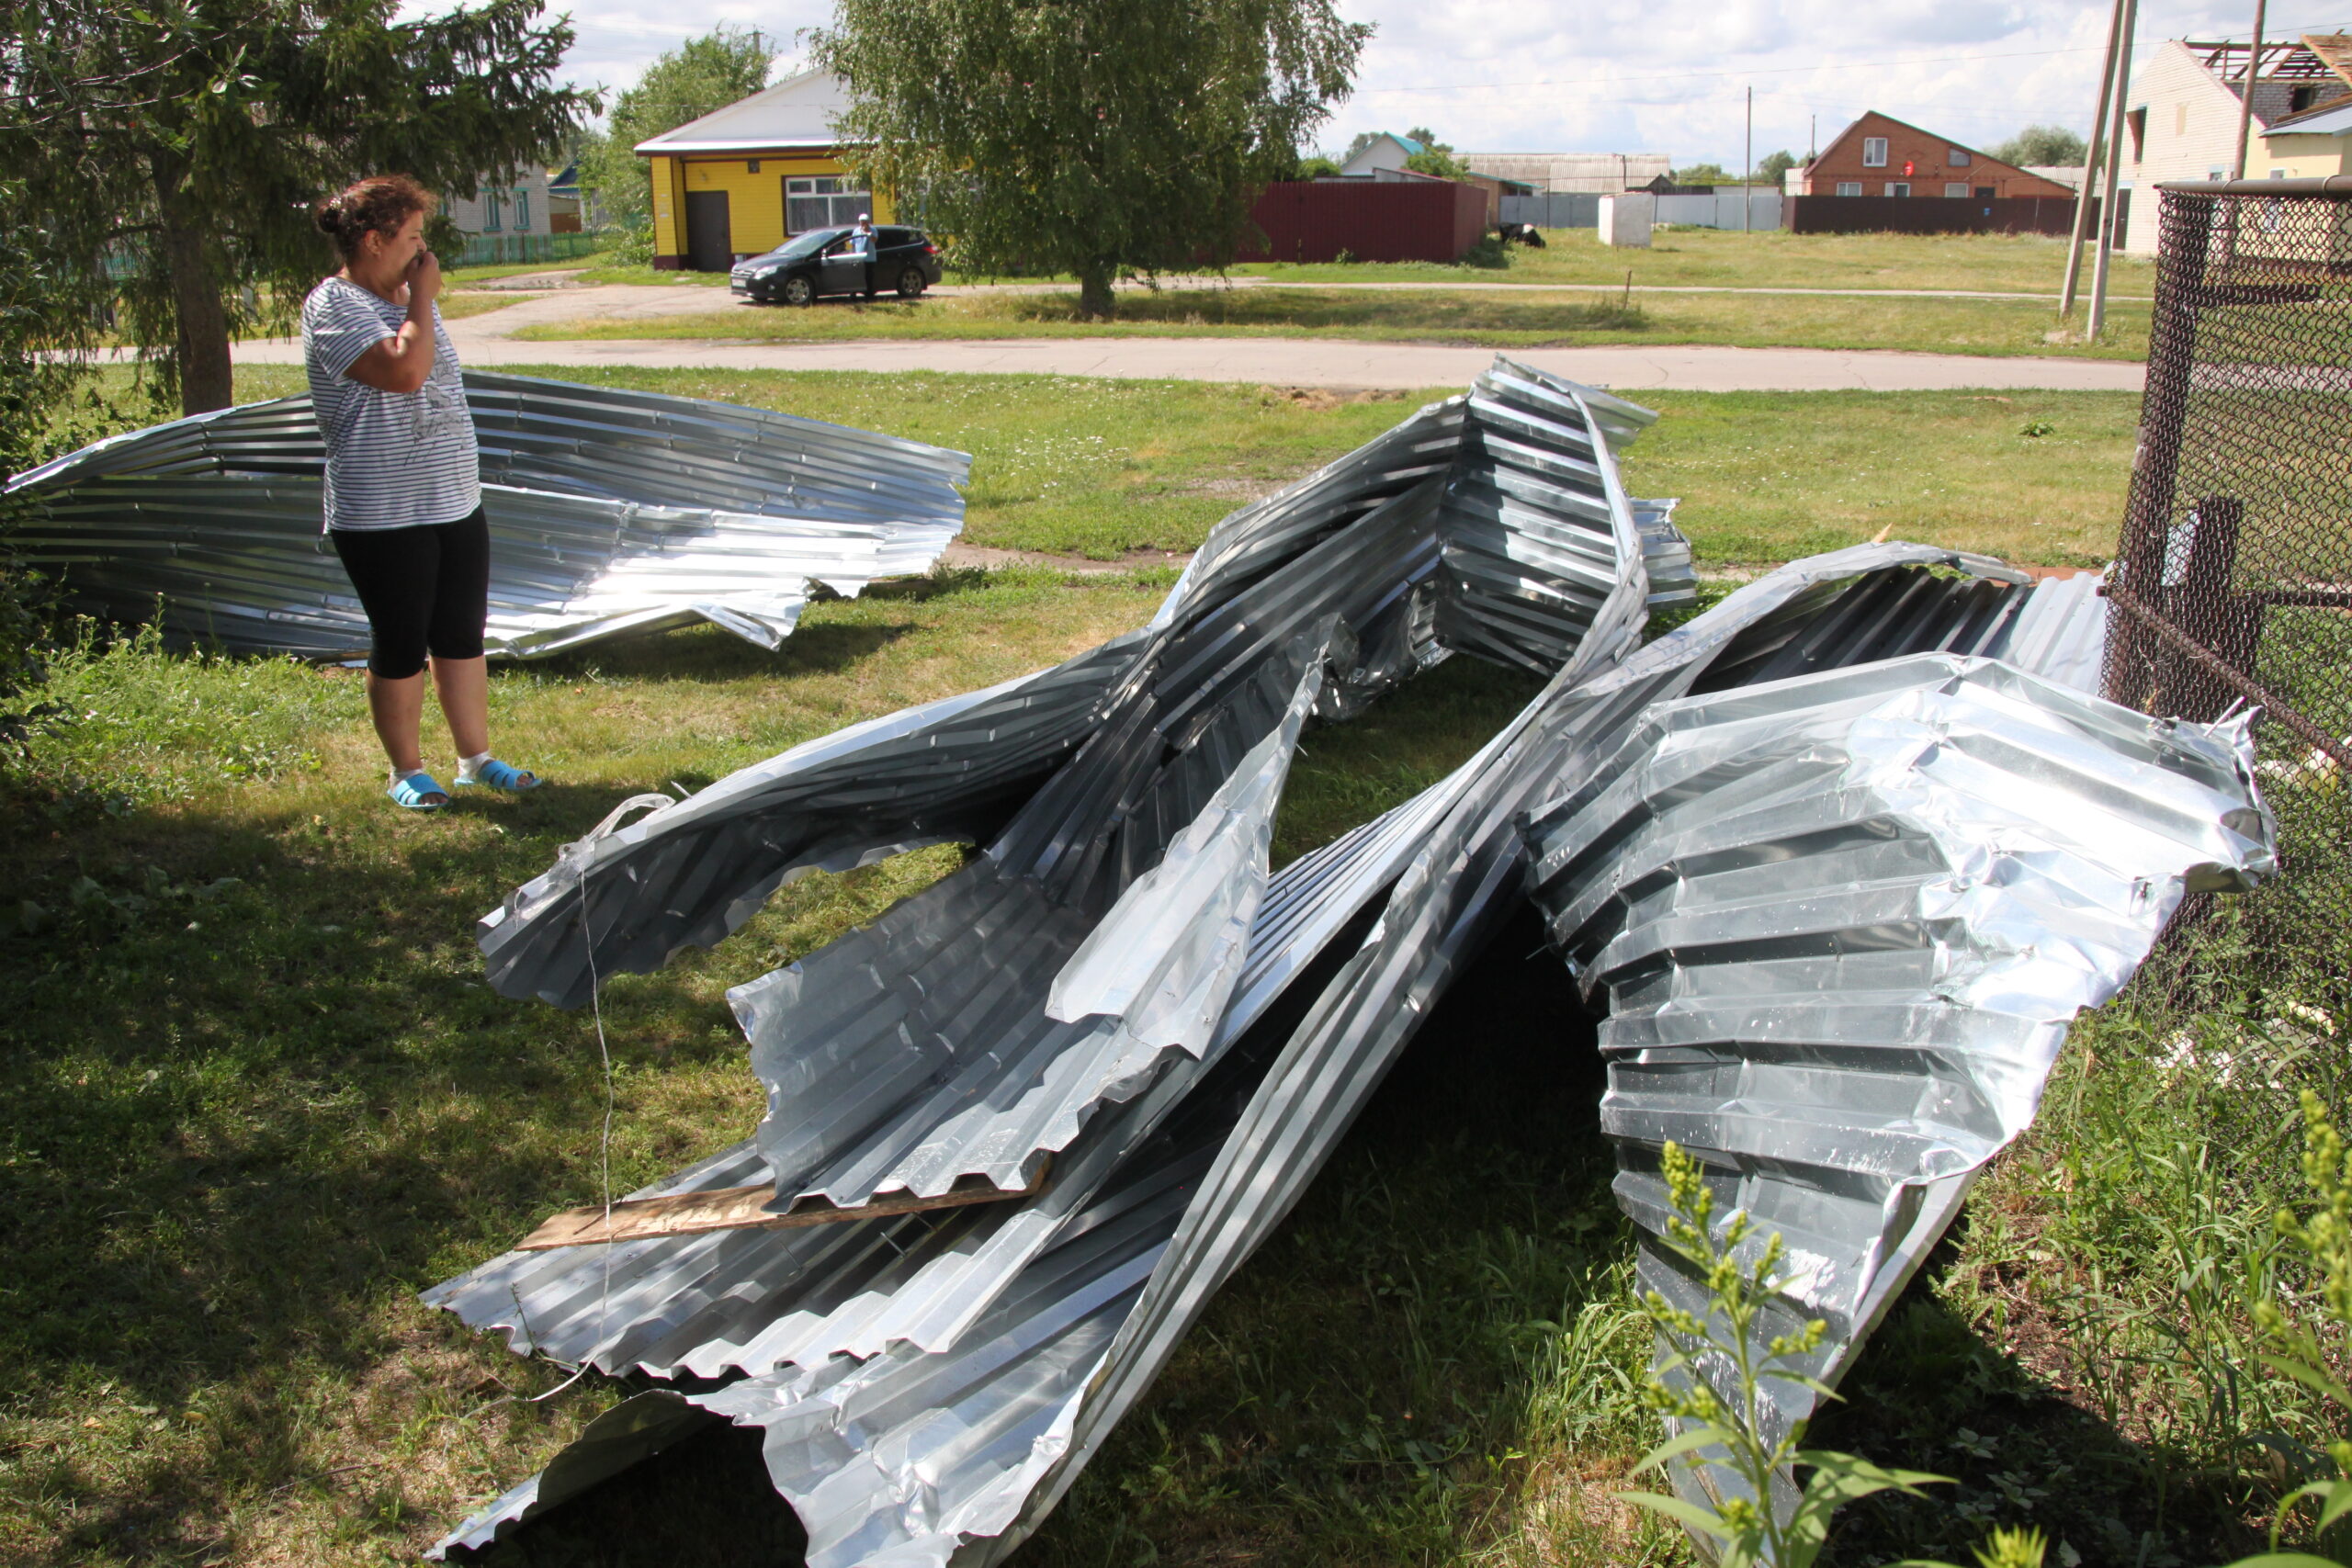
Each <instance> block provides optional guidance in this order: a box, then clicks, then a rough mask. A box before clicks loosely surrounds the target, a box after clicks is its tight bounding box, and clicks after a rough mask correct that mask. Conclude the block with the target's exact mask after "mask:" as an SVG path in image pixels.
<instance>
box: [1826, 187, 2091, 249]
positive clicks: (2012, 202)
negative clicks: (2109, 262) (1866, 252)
mask: <svg viewBox="0 0 2352 1568" xmlns="http://www.w3.org/2000/svg"><path fill="white" fill-rule="evenodd" d="M2091 221H2092V222H2094V223H2096V222H2098V197H2092V198H2091ZM2074 222H2075V198H2074V197H2071V196H2064V197H2059V196H2002V197H1957V196H1792V197H1789V199H1788V201H1787V203H1786V205H1785V206H1784V207H1783V209H1782V217H1781V223H1782V224H1783V225H1784V226H1785V227H1786V228H1787V229H1788V230H1789V231H1790V232H1792V233H1796V234H2064V233H2069V232H2071V231H2073V228H2074ZM2115 243H2117V244H2119V245H2120V244H2121V243H2123V236H2122V235H2120V234H2118V235H2117V236H2116V237H2115Z"/></svg>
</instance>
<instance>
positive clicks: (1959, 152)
mask: <svg viewBox="0 0 2352 1568" xmlns="http://www.w3.org/2000/svg"><path fill="white" fill-rule="evenodd" d="M1944 162H1945V163H1947V164H1951V166H1952V167H1953V168H1955V169H1964V168H1966V167H1968V149H1967V148H1965V147H1947V148H1945V149H1944Z"/></svg>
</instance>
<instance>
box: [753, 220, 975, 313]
mask: <svg viewBox="0 0 2352 1568" xmlns="http://www.w3.org/2000/svg"><path fill="white" fill-rule="evenodd" d="M855 232H856V231H855V230H854V229H811V230H809V231H808V232H807V233H805V234H795V235H794V236H793V237H792V238H791V239H789V240H787V241H786V242H785V243H784V244H783V245H782V246H780V247H779V248H777V249H775V250H773V251H770V252H769V253H768V254H765V255H763V256H753V257H752V258H751V259H750V260H748V261H740V262H737V263H736V264H735V265H734V268H733V270H732V271H730V272H729V274H728V279H727V282H728V288H729V290H730V291H732V292H734V293H737V294H741V295H742V296H743V297H744V298H746V299H753V300H756V301H758V302H759V303H761V304H763V305H768V304H774V303H775V301H776V300H779V299H781V300H783V301H784V302H785V303H786V304H787V305H808V304H813V303H815V301H816V299H817V297H818V296H819V295H820V294H863V293H865V291H866V288H867V286H868V283H869V279H868V278H867V276H866V270H865V258H864V257H863V256H859V255H854V254H851V251H850V237H851V235H853V234H854V233H855ZM874 235H875V240H876V246H875V255H874V274H873V276H872V278H871V280H870V282H871V285H872V287H873V288H875V289H876V290H877V291H879V290H886V289H887V290H888V291H889V292H892V293H895V294H896V295H898V296H899V299H913V298H914V297H915V296H917V295H918V294H921V293H922V291H923V290H924V289H926V288H930V287H931V286H932V285H933V284H934V283H936V282H938V281H939V276H940V274H939V247H938V246H937V245H934V244H933V243H931V242H930V241H929V240H928V239H926V238H924V237H923V232H922V230H920V229H902V228H898V227H896V226H893V225H888V224H879V223H877V224H876V225H875V228H874Z"/></svg>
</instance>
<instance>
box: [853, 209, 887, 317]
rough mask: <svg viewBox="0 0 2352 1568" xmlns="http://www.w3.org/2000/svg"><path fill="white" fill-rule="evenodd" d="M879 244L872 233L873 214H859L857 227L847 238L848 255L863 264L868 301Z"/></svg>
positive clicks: (872, 293)
mask: <svg viewBox="0 0 2352 1568" xmlns="http://www.w3.org/2000/svg"><path fill="white" fill-rule="evenodd" d="M880 244H881V241H880V240H879V238H878V237H876V234H875V232H874V214H872V213H871V212H861V213H859V214H858V215H857V227H856V229H855V230H854V231H852V232H851V234H850V237H849V254H852V255H854V256H855V257H857V258H858V259H859V260H861V261H863V262H865V297H866V298H867V299H873V298H874V261H875V251H876V248H877V247H878V246H879V245H880Z"/></svg>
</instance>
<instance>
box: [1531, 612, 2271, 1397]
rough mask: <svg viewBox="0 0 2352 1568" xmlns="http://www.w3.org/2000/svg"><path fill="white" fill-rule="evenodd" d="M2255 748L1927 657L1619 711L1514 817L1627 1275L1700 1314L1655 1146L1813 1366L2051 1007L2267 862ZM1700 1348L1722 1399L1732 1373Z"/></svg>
mask: <svg viewBox="0 0 2352 1568" xmlns="http://www.w3.org/2000/svg"><path fill="white" fill-rule="evenodd" d="M2049 598H2050V599H2051V600H2052V602H2053V603H2057V604H2064V603H2067V602H2069V598H2068V596H2065V595H2064V592H2063V590H2062V591H2057V592H2050V593H2049ZM2071 602H2073V603H2077V604H2079V603H2081V602H2082V601H2081V598H2080V597H2079V596H2073V598H2072V600H2071ZM2053 662H2054V664H2055V666H2056V668H2058V669H2061V670H2064V671H2068V672H2069V673H2072V674H2075V675H2079V676H2088V675H2092V674H2095V672H2096V670H2097V663H2096V661H2095V660H2094V661H2092V662H2091V663H2090V664H2089V666H2088V669H2087V670H2085V669H2084V668H2083V666H2082V665H2081V663H2080V662H2079V661H2078V660H2074V659H2069V658H2064V657H2061V658H2058V659H2056V660H2054V661H2053ZM2252 770H2253V755H2252V750H2251V746H2250V743H2249V741H2248V739H2247V737H2246V731H2245V724H2244V723H2243V722H2241V723H2238V724H2234V725H2227V726H2211V727H2209V726H2202V725H2192V724H2185V723H2184V724H2174V723H2167V722H2163V721H2156V720H2151V719H2148V718H2145V717H2143V716H2141V715H2139V714H2136V713H2133V712H2131V710H2129V709H2126V708H2121V707H2118V706H2115V705H2111V704H2109V703H2106V702H2104V701H2101V700H2100V699H2098V698H2097V697H2095V696H2091V695H2089V694H2086V693H2084V692H2082V691H2080V690H2078V689H2075V688H2073V687H2070V686H2068V685H2065V684H2063V683H2060V682H2054V681H2046V680H2042V679H2040V678H2037V677H2034V676H2030V675H2026V674H2023V673H2020V672H2019V671H2017V670H2015V669H2013V668H2011V667H2009V666H2007V665H2002V664H1997V663H1993V662H1990V661H1988V660H1981V659H1973V658H1963V657H1957V656H1954V655H1952V654H1949V653H1938V654H1922V655H1918V656H1915V657H1912V658H1906V659H1899V660H1886V661H1879V662H1873V663H1870V664H1865V665H1861V666H1860V667H1857V668H1850V669H1845V670H1838V671H1830V672H1826V673H1822V674H1815V675H1806V676H1800V677H1796V678H1794V679H1791V680H1784V681H1777V682H1768V683H1765V684H1760V685H1753V686H1746V687H1741V688H1738V689H1735V690H1731V691H1726V692H1722V693H1719V694H1713V695H1708V696H1695V697H1690V698H1685V699H1682V700H1679V701H1674V702H1668V703H1664V704H1660V705H1657V706H1656V707H1654V708H1652V709H1651V710H1650V711H1649V712H1648V713H1646V714H1645V716H1644V717H1643V720H1642V722H1641V723H1640V725H1639V726H1638V727H1636V728H1635V729H1634V731H1633V733H1631V734H1630V735H1628V736H1627V737H1626V738H1625V739H1624V740H1623V742H1622V743H1620V744H1619V745H1618V746H1617V747H1616V748H1615V750H1613V752H1612V753H1611V755H1610V756H1609V757H1608V758H1607V759H1606V761H1603V762H1602V763H1601V765H1600V767H1598V768H1596V769H1594V770H1593V771H1592V772H1591V773H1589V776H1587V777H1586V778H1584V779H1582V780H1578V781H1573V783H1572V787H1570V788H1568V789H1567V790H1566V791H1565V792H1564V793H1562V794H1561V795H1559V796H1558V797H1557V798H1555V799H1554V800H1552V801H1550V802H1548V803H1547V804H1545V805H1544V807H1540V808H1539V809H1538V810H1537V811H1536V813H1535V814H1534V816H1533V818H1532V828H1531V831H1532V836H1533V839H1534V842H1535V847H1536V849H1537V852H1538V858H1537V859H1536V861H1535V862H1534V864H1533V869H1532V874H1531V882H1532V886H1533V888H1534V892H1535V897H1537V899H1538V900H1539V902H1540V903H1541V904H1542V906H1543V908H1544V911H1545V914H1546V916H1547V918H1548V919H1549V920H1550V922H1551V927H1552V932H1553V936H1554V939H1555V942H1557V943H1558V944H1559V946H1560V947H1561V949H1562V950H1563V951H1564V952H1565V953H1566V954H1567V956H1568V960H1569V963H1570V964H1571V966H1572V967H1573V968H1574V969H1575V970H1576V971H1577V974H1578V975H1579V976H1580V978H1581V979H1582V981H1583V983H1584V984H1585V985H1586V987H1588V988H1589V989H1590V990H1593V991H1596V992H1600V991H1605V992H1606V995H1607V998H1608V1011H1607V1017H1606V1020H1605V1021H1603V1022H1602V1024H1601V1026H1600V1047H1601V1050H1602V1052H1603V1053H1604V1055H1607V1057H1608V1058H1609V1063H1610V1067H1609V1090H1608V1093H1607V1096H1606V1097H1605V1098H1604V1099H1603V1100H1602V1102H1601V1124H1602V1128H1603V1130H1604V1131H1605V1132H1606V1133H1607V1134H1609V1136H1610V1137H1611V1138H1612V1139H1613V1140H1615V1141H1616V1142H1617V1144H1618V1145H1619V1153H1620V1161H1621V1169H1622V1174H1621V1175H1620V1176H1619V1178H1618V1180H1617V1193H1618V1198H1619V1201H1620V1202H1621V1203H1622V1204H1623V1206H1624V1208H1625V1210H1626V1212H1627V1213H1630V1214H1632V1215H1633V1216H1634V1220H1635V1221H1636V1223H1637V1224H1640V1225H1641V1227H1642V1228H1643V1230H1644V1232H1645V1245H1644V1249H1643V1254H1642V1259H1641V1266H1640V1267H1641V1274H1642V1278H1643V1280H1644V1281H1645V1284H1647V1285H1648V1286H1649V1288H1651V1289H1654V1290H1657V1291H1658V1292H1661V1293H1662V1294H1664V1295H1665V1296H1667V1298H1668V1300H1670V1301H1672V1302H1674V1303H1676V1304H1677V1305H1679V1306H1682V1307H1685V1308H1688V1309H1691V1310H1692V1311H1694V1312H1699V1313H1702V1314H1703V1313H1704V1312H1706V1310H1707V1299H1706V1292H1705V1291H1704V1289H1703V1287H1702V1283H1701V1282H1700V1281H1697V1280H1693V1279H1691V1278H1690V1276H1689V1270H1688V1268H1687V1266H1686V1265H1684V1264H1683V1263H1682V1262H1681V1261H1680V1260H1679V1258H1675V1257H1674V1256H1673V1255H1672V1254H1671V1253H1670V1252H1669V1251H1668V1250H1667V1249H1666V1248H1665V1247H1663V1246H1662V1245H1661V1244H1660V1243H1659V1242H1658V1240H1657V1237H1658V1235H1660V1234H1661V1233H1662V1232H1663V1230H1664V1226H1665V1221H1666V1216H1667V1213H1668V1205H1667V1201H1666V1193H1665V1189H1664V1183H1663V1179H1662V1178H1661V1177H1660V1176H1659V1174H1658V1172H1657V1154H1658V1149H1659V1148H1660V1146H1661V1145H1663V1144H1665V1143H1666V1142H1668V1140H1671V1141H1673V1142H1675V1143H1678V1144H1680V1145H1683V1146H1684V1147H1685V1148H1686V1149H1689V1150H1690V1151H1691V1153H1692V1154H1693V1155H1694V1156H1697V1157H1698V1158H1699V1159H1701V1160H1702V1162H1703V1163H1704V1165H1705V1167H1706V1168H1707V1172H1708V1177H1709V1179H1710V1183H1711V1185H1712V1186H1713V1188H1714V1189H1715V1192H1716V1202H1717V1212H1718V1213H1722V1214H1724V1215H1725V1216H1728V1214H1729V1213H1731V1212H1732V1211H1734V1210H1745V1211H1746V1212H1747V1213H1749V1214H1750V1215H1752V1216H1753V1217H1754V1218H1755V1220H1756V1222H1757V1225H1758V1235H1759V1238H1760V1237H1761V1236H1764V1235H1770V1234H1773V1233H1778V1234H1779V1235H1781V1237H1782V1238H1783V1240H1784V1241H1785V1243H1786V1246H1787V1253H1786V1267H1787V1269H1788V1272H1789V1277H1790V1281H1789V1284H1788V1286H1787V1288H1786V1290H1785V1292H1784V1293H1783V1295H1782V1296H1781V1298H1780V1299H1779V1300H1777V1301H1776V1302H1775V1303H1773V1307H1774V1310H1773V1311H1772V1312H1771V1313H1770V1314H1769V1316H1770V1322H1769V1323H1768V1324H1767V1325H1764V1326H1762V1327H1760V1328H1759V1329H1758V1334H1759V1336H1760V1338H1759V1341H1758V1343H1759V1346H1760V1344H1761V1343H1762V1341H1763V1340H1764V1339H1769V1338H1770V1337H1772V1336H1774V1335H1777V1334H1784V1333H1791V1332H1794V1331H1797V1330H1800V1329H1802V1327H1803V1325H1804V1323H1805V1322H1807V1321H1809V1320H1812V1319H1815V1318H1819V1319H1821V1320H1823V1321H1824V1322H1826V1324H1827V1325H1828V1332H1827V1334H1826V1337H1824V1340H1823V1342H1822V1345H1821V1348H1820V1350H1819V1351H1818V1353H1817V1355H1816V1356H1815V1357H1814V1358H1811V1359H1810V1361H1809V1363H1808V1364H1806V1365H1804V1368H1803V1370H1804V1371H1807V1372H1808V1373H1810V1374H1811V1375H1813V1376H1814V1377H1815V1378H1818V1379H1820V1380H1822V1381H1824V1382H1835V1381H1836V1380H1837V1378H1838V1376H1839V1375H1841V1374H1842V1373H1843V1371H1845V1369H1846V1368H1847V1366H1848V1365H1849V1364H1850V1362H1851V1360H1852V1359H1853V1357H1854V1356H1855V1354H1856V1353H1858V1351H1859V1350H1860V1346H1861V1343H1862V1341H1863V1338H1864V1337H1865V1336H1866V1335H1867V1334H1868V1332H1869V1330H1870V1328H1871V1325H1873V1324H1874V1323H1875V1322H1876V1320H1877V1318H1878V1317H1879V1315H1880V1314H1882V1313H1883V1311H1884V1310H1885V1308H1886V1306H1887V1305H1888V1304H1889V1303H1891V1302H1892V1301H1893V1300H1894V1295H1895V1293H1896V1292H1898V1291H1899V1290H1900V1289H1901V1287H1902V1285H1903V1283H1904V1281H1905V1280H1907V1279H1908V1278H1909V1276H1910V1274H1911V1272H1912V1270H1913V1269H1916V1268H1917V1264H1918V1262H1919V1260H1920V1258H1922V1257H1923V1256H1924V1254H1925V1253H1926V1251H1927V1249H1928V1247H1931V1246H1933V1244H1934V1241H1935V1239H1936V1237H1937V1236H1938V1235H1940V1234H1941V1231H1942V1229H1943V1227H1944V1225H1945V1224H1948V1223H1949V1221H1950V1219H1951V1215H1952V1213H1954V1212H1955V1210H1956V1208H1957V1205H1958V1202H1959V1201H1960V1198H1961V1197H1962V1194H1963V1193H1964V1191H1965V1189H1966V1186H1967V1183H1968V1182H1969V1180H1970V1179H1973V1176H1974V1175H1975V1173H1977V1172H1978V1171H1979V1170H1981V1169H1982V1168H1984V1166H1985V1162H1986V1161H1987V1160H1989V1159H1990V1158H1991V1157H1992V1156H1994V1155H1995V1154H1996V1152H1998V1150H1999V1149H2000V1148H2001V1147H2003V1146H2004V1145H2006V1144H2007V1143H2008V1142H2009V1140H2011V1139H2013V1138H2015V1137H2016V1136H2017V1135H2018V1134H2019V1133H2021V1132H2022V1131H2024V1129H2025V1128H2026V1126H2027V1125H2028V1123H2029V1122H2030V1121H2031V1119H2032V1116H2033V1111H2034V1109H2035V1107H2036V1105H2037V1104H2038V1103H2039V1101H2040V1099H2041V1087H2042V1084H2043V1081H2044V1080H2045V1078H2046V1077H2047V1076H2048V1074H2049V1072H2050V1069H2051V1067H2052V1065H2053V1063H2054V1062H2055V1060H2056V1058H2057V1055H2058V1050H2059V1047H2060V1045H2061V1044H2062V1043H2063V1042H2064V1038H2065V1033H2066V1030H2067V1027H2068V1025H2069V1024H2070V1023H2071V1022H2072V1021H2073V1020H2074V1018H2075V1014H2076V1013H2077V1012H2078V1011H2079V1010H2082V1009H2083V1008H2086V1007H2093V1006H2097V1005H2098V1003H2100V1002H2103V1001H2105V1000H2107V999H2108V998H2109V997H2111V996H2113V995H2114V994H2115V993H2116V992H2117V991H2118V990H2119V989H2120V988H2121V987H2122V985H2123V983H2124V982H2125V981H2126V980H2127V979H2129V978H2130V977H2131V973H2132V971H2133V970H2134V969H2136V968H2137V967H2138V965H2139V964H2140V962H2141V960H2142V959H2143V958H2144V957H2145V956H2146V954H2147V953H2148V950H2149V948H2150V947H2151V946H2152V945H2153V944H2154V941H2155V938H2156V936H2157V933H2158V932H2159V931H2161V930H2162V929H2163V927H2164V925H2165V921H2166V920H2167V919H2170V918H2171V915H2172V912H2173V910H2174V909H2175V908H2177V905H2178V904H2179V901H2180V899H2181V898H2182V897H2184V896H2185V895H2186V894H2187V893H2189V892H2195V891H2216V890H2244V889H2245V888H2246V887H2249V886H2252V884H2253V881H2254V879H2255V878H2256V877H2257V876H2260V875H2262V874H2267V872H2268V871H2269V870H2270V869H2272V852H2271V840H2272V830H2271V827H2270V824H2269V822H2268V820H2267V816H2266V814H2265V812H2264V811H2263V809H2262V808H2261V807H2260V806H2259V804H2258V801H2257V800H2256V795H2255V790H2254V784H2253V776H2254V775H2253V771H2252ZM1701 1371H1702V1373H1703V1374H1704V1375H1706V1376H1708V1377H1710V1378H1711V1379H1713V1380H1715V1381H1716V1382H1717V1383H1718V1386H1719V1389H1720V1390H1721V1391H1722V1392H1724V1393H1729V1392H1730V1389H1729V1386H1728V1383H1727V1382H1726V1380H1727V1379H1728V1378H1729V1377H1730V1376H1731V1372H1730V1369H1729V1368H1728V1367H1727V1366H1714V1365H1705V1366H1702V1369H1701ZM1767 1397H1768V1399H1769V1400H1770V1402H1771V1407H1770V1412H1769V1416H1768V1418H1767V1422H1766V1427H1767V1433H1766V1435H1767V1437H1768V1439H1776V1438H1779V1437H1780V1436H1781V1435H1782V1434H1783V1433H1785V1431H1786V1430H1787V1428H1788V1426H1789V1424H1790V1423H1791V1422H1792V1421H1794V1420H1797V1419H1799V1418H1801V1417H1803V1416H1806V1415H1809V1414H1810V1413H1811V1411H1812V1408H1813V1405H1814V1396H1813V1394H1812V1393H1811V1391H1810V1390H1809V1389H1807V1388H1804V1387H1803V1386H1801V1385H1799V1384H1796V1383H1794V1382H1774V1383H1771V1384H1769V1385H1768V1387H1767Z"/></svg>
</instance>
